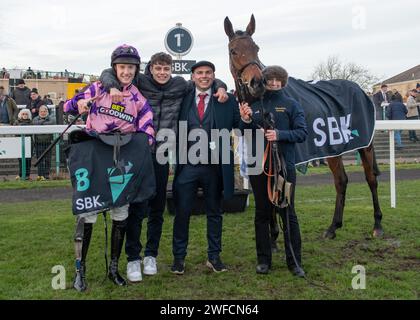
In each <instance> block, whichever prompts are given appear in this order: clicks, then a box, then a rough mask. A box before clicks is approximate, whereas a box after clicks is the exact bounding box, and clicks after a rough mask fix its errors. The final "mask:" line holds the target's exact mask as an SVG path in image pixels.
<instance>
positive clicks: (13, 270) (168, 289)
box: [0, 180, 420, 300]
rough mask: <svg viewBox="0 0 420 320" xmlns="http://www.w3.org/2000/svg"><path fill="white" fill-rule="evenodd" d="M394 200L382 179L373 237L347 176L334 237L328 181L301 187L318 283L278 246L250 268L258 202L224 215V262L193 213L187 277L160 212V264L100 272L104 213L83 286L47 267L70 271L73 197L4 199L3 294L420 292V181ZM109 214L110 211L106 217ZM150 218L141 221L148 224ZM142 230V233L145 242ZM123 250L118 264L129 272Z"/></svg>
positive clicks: (362, 195)
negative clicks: (210, 253)
mask: <svg viewBox="0 0 420 320" xmlns="http://www.w3.org/2000/svg"><path fill="white" fill-rule="evenodd" d="M397 185H398V186H397V191H398V194H397V209H391V208H390V203H389V184H387V183H381V184H380V188H379V195H380V201H381V206H382V211H383V215H384V218H383V227H384V230H385V236H384V237H383V238H381V239H373V238H372V237H371V231H372V227H373V212H372V204H371V200H370V193H369V190H368V187H367V185H366V184H349V187H348V194H347V202H346V204H347V206H346V208H345V213H344V226H343V228H342V229H340V230H338V232H337V238H336V239H335V240H324V239H322V237H321V235H322V233H323V231H324V230H325V229H326V228H327V227H328V225H329V223H330V222H331V219H332V212H333V206H334V203H335V192H334V187H333V186H318V187H298V188H297V194H296V203H297V213H298V217H299V220H300V227H301V232H302V240H303V250H302V253H303V264H304V268H305V270H306V272H307V274H308V277H309V278H310V279H311V280H312V281H314V282H315V283H317V284H322V285H325V286H326V287H328V289H326V288H323V287H318V286H314V285H311V284H309V283H308V282H307V281H305V280H303V279H296V278H294V277H292V276H291V274H290V273H289V271H288V270H287V268H286V265H285V261H284V250H283V241H282V239H279V246H280V248H282V250H281V252H280V253H276V254H275V255H274V256H273V270H272V272H271V273H270V274H269V275H257V274H256V273H255V265H256V254H255V241H254V227H253V215H254V214H253V212H254V205H253V201H252V199H251V204H250V207H249V208H248V210H247V211H246V212H245V213H237V214H226V215H225V216H224V225H223V252H222V258H223V261H224V262H225V263H226V264H227V266H228V268H229V271H228V272H225V273H222V274H214V273H212V272H210V271H209V270H208V269H207V268H206V266H205V261H206V248H207V242H206V236H205V226H206V219H205V217H204V216H193V217H192V218H191V224H190V242H189V243H190V244H189V247H188V256H187V260H186V273H185V275H184V276H175V275H173V274H171V273H170V272H169V268H170V264H171V263H172V254H171V237H172V220H173V217H172V216H170V215H168V214H166V213H165V223H164V229H163V235H162V241H161V247H160V254H159V257H158V268H159V273H158V275H156V276H153V277H146V276H144V279H143V281H142V282H141V283H139V284H136V285H129V286H127V287H124V288H119V287H116V286H114V285H113V284H112V283H111V282H110V281H109V280H105V281H103V279H104V273H105V266H104V257H103V248H104V231H103V229H104V228H103V219H102V218H101V217H100V218H98V222H97V224H96V226H95V228H94V233H93V238H92V243H91V247H90V252H89V255H88V263H87V270H88V272H87V280H88V285H89V289H88V291H87V292H85V293H83V294H80V293H78V292H76V291H75V290H72V289H66V290H54V289H52V287H51V281H52V279H53V277H54V276H55V274H53V273H52V272H51V269H52V268H53V266H55V265H62V266H64V267H65V270H66V282H67V287H68V288H69V287H71V283H72V277H73V273H74V262H73V256H74V247H73V241H72V237H73V232H74V218H73V217H72V215H71V205H70V202H69V201H64V200H63V201H61V200H60V201H58V200H55V201H54V200H52V201H37V202H27V203H13V204H7V203H6V204H2V205H1V206H0V228H1V231H0V252H1V259H0V299H204V300H209V299H419V295H420V286H419V284H420V273H419V270H420V211H419V206H420V200H419V195H418V190H420V181H418V180H416V181H403V182H399V183H397ZM108 220H109V219H108ZM145 225H146V223H144V226H145ZM144 236H145V232H143V234H142V239H143V242H144ZM358 264H360V265H363V266H364V267H365V269H366V289H365V290H353V289H352V286H351V282H352V278H353V277H354V276H355V274H352V272H351V271H352V268H353V266H354V265H358ZM125 268H126V259H125V254H124V253H123V254H122V257H121V259H120V271H121V273H122V274H123V275H124V276H125Z"/></svg>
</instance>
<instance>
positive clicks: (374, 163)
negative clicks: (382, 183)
mask: <svg viewBox="0 0 420 320" xmlns="http://www.w3.org/2000/svg"><path fill="white" fill-rule="evenodd" d="M371 147H372V153H373V174H374V175H375V176H379V175H381V170H379V166H378V162H376V153H375V148H374V147H373V143H372V146H371Z"/></svg>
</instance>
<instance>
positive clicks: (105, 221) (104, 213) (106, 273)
mask: <svg viewBox="0 0 420 320" xmlns="http://www.w3.org/2000/svg"><path fill="white" fill-rule="evenodd" d="M102 214H103V216H104V226H105V250H104V256H105V278H104V280H102V283H103V282H105V280H106V277H107V276H108V223H107V219H106V211H103V212H102Z"/></svg>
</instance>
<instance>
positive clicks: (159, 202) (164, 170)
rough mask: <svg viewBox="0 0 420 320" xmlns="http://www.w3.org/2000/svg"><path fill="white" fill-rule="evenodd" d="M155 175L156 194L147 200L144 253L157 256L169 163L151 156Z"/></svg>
mask: <svg viewBox="0 0 420 320" xmlns="http://www.w3.org/2000/svg"><path fill="white" fill-rule="evenodd" d="M153 166H154V169H155V177H156V196H155V197H154V198H153V199H152V200H150V202H149V212H148V219H147V243H146V249H145V251H144V255H145V256H146V257H147V256H153V257H155V258H156V257H157V255H158V250H159V242H160V238H161V236H162V225H163V212H164V211H165V205H166V188H167V185H168V176H169V163H167V164H164V165H161V164H159V163H158V162H157V161H156V157H155V156H154V157H153Z"/></svg>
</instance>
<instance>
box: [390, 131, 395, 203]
mask: <svg viewBox="0 0 420 320" xmlns="http://www.w3.org/2000/svg"><path fill="white" fill-rule="evenodd" d="M394 135H395V130H389V177H390V187H391V208H395V207H396V194H395V140H394Z"/></svg>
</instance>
